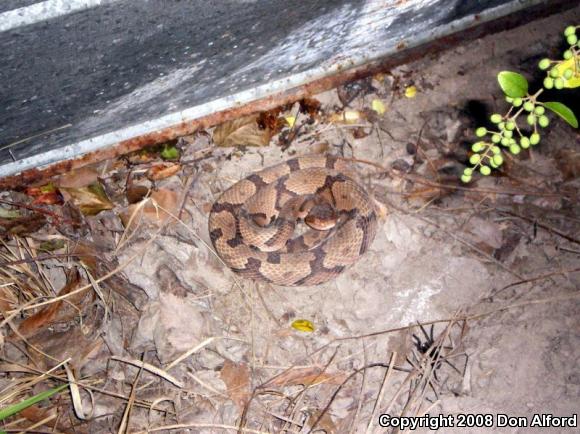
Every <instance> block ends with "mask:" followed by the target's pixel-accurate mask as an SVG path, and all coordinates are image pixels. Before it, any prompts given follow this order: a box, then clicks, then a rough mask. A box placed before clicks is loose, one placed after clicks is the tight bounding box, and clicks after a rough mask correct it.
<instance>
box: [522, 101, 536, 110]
mask: <svg viewBox="0 0 580 434" xmlns="http://www.w3.org/2000/svg"><path fill="white" fill-rule="evenodd" d="M533 109H534V104H533V103H532V102H530V101H526V102H525V103H524V110H525V111H527V112H531V111H532V110H533Z"/></svg>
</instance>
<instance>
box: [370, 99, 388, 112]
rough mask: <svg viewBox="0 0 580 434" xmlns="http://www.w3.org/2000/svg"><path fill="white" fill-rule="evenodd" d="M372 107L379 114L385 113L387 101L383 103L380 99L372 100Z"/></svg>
mask: <svg viewBox="0 0 580 434" xmlns="http://www.w3.org/2000/svg"><path fill="white" fill-rule="evenodd" d="M371 109H373V110H374V111H375V112H377V113H378V114H379V115H382V114H385V112H386V111H387V108H386V107H385V103H383V102H382V101H381V100H380V99H373V100H372V102H371Z"/></svg>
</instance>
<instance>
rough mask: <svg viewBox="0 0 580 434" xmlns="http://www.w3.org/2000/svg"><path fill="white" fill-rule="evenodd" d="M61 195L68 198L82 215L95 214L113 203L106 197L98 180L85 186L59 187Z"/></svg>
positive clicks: (111, 207) (111, 206) (109, 207)
mask: <svg viewBox="0 0 580 434" xmlns="http://www.w3.org/2000/svg"><path fill="white" fill-rule="evenodd" d="M61 191H62V192H63V195H65V196H67V195H68V198H70V200H71V201H72V203H74V204H75V205H76V206H77V207H78V208H79V209H80V210H81V212H82V213H83V214H84V215H97V214H98V213H100V212H101V211H104V210H108V209H113V208H114V205H113V203H112V202H111V201H110V200H109V198H108V197H107V193H106V192H105V189H104V188H103V186H102V185H101V183H100V182H98V181H97V182H94V183H93V184H91V185H89V186H87V187H81V188H65V187H61Z"/></svg>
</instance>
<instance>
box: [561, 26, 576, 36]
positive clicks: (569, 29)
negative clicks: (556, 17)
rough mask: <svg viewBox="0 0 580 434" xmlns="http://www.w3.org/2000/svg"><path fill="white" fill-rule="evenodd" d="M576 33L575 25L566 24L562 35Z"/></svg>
mask: <svg viewBox="0 0 580 434" xmlns="http://www.w3.org/2000/svg"><path fill="white" fill-rule="evenodd" d="M574 34H576V27H574V26H568V27H566V28H565V29H564V36H566V37H568V36H570V35H574Z"/></svg>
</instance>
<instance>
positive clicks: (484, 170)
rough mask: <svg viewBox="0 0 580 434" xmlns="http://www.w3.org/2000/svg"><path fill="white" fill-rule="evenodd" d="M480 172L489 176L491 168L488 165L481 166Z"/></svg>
mask: <svg viewBox="0 0 580 434" xmlns="http://www.w3.org/2000/svg"><path fill="white" fill-rule="evenodd" d="M479 173H481V174H482V175H483V176H487V175H489V174H490V173H491V169H490V168H489V167H487V166H481V167H480V168H479Z"/></svg>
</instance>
